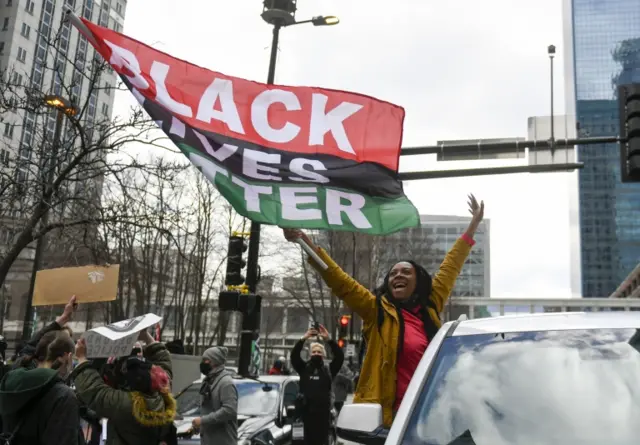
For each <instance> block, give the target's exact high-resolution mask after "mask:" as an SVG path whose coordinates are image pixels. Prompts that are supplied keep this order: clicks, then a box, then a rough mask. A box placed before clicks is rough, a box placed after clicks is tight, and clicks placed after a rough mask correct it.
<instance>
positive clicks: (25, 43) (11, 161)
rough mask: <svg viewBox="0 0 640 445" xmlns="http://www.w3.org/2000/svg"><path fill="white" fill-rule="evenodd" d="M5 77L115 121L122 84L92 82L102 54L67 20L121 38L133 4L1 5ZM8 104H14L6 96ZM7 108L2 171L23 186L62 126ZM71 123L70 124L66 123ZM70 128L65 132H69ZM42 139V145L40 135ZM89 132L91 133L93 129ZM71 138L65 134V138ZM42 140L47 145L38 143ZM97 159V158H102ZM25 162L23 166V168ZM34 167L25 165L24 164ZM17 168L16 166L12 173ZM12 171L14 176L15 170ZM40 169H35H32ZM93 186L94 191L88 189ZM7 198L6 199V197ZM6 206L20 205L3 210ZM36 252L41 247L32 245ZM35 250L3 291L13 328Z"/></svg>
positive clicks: (3, 223) (1, 236) (83, 185)
mask: <svg viewBox="0 0 640 445" xmlns="http://www.w3.org/2000/svg"><path fill="white" fill-rule="evenodd" d="M0 1H1V3H2V4H1V5H0V76H2V79H3V81H4V84H5V85H7V84H10V85H11V88H14V87H15V86H16V85H21V86H23V87H25V88H26V89H28V90H29V91H33V92H37V93H40V94H45V95H46V94H53V95H58V96H60V97H62V98H64V99H66V100H68V101H70V102H72V103H74V104H76V105H79V106H82V107H84V106H85V104H86V110H85V114H84V115H83V122H84V123H85V124H86V125H89V126H87V127H85V129H86V128H92V127H91V125H93V124H97V123H99V122H102V121H105V120H109V119H110V118H111V114H112V110H113V101H114V95H115V94H114V90H113V89H112V88H113V87H114V86H115V85H116V83H117V78H116V74H115V72H113V71H112V70H105V71H103V72H101V73H100V79H99V81H98V84H95V83H93V84H92V81H91V80H90V74H88V73H91V72H92V71H91V69H92V66H93V65H92V61H93V60H94V57H95V56H94V50H93V48H92V47H91V45H90V44H89V43H88V42H87V40H86V39H85V38H84V37H82V36H81V35H80V33H79V32H78V31H77V29H75V28H74V27H73V26H71V24H70V23H67V22H64V21H63V18H64V14H65V12H66V10H68V9H71V10H73V11H74V12H75V14H76V15H77V16H80V17H84V18H85V19H87V20H90V21H92V22H94V23H97V24H99V25H101V26H104V27H108V28H111V29H113V30H115V31H118V32H121V31H122V27H123V23H124V17H125V10H126V6H127V1H126V0H57V1H56V0H0ZM5 99H6V98H5ZM5 111H6V110H4V111H3V112H2V115H1V116H0V169H6V171H11V174H12V175H15V178H16V180H17V181H20V180H21V179H20V178H21V177H27V175H28V174H31V173H29V172H27V171H26V170H27V169H28V168H29V167H28V166H29V165H31V166H33V165H37V163H38V160H37V159H35V158H36V157H37V156H38V155H37V153H38V151H37V146H38V144H39V143H42V141H43V140H51V139H52V133H53V129H54V128H55V125H56V123H55V120H56V117H55V113H54V112H52V113H50V114H48V115H46V116H43V115H42V114H40V115H39V116H37V115H36V114H35V113H32V112H29V111H25V110H24V109H20V110H18V109H9V110H8V111H6V112H5ZM63 125H65V126H66V125H70V124H69V122H68V121H64V123H63ZM65 128H66V127H63V131H62V134H63V135H64V134H65V130H64V129H65ZM38 134H39V135H40V139H37V137H38V136H37V135H38ZM87 134H91V132H90V130H88V131H87ZM63 139H64V136H63ZM38 141H39V142H38ZM96 156H97V155H96ZM21 161H22V162H21ZM25 165H26V166H27V167H24V166H25ZM10 166H12V167H11V168H10ZM9 169H10V170H9ZM32 170H33V169H32ZM89 182H91V184H89V188H87V185H88V183H89ZM101 186H102V178H101V177H94V178H92V179H89V180H86V181H77V184H76V185H75V192H76V193H81V192H82V191H81V190H84V192H83V193H89V191H87V190H89V189H90V190H91V193H92V194H91V196H95V199H100V197H99V194H100V190H101ZM0 196H1V195H0ZM3 205H5V207H7V206H10V205H11V206H12V205H14V204H7V203H5V204H3ZM27 216H28V215H27ZM25 217H26V216H25V215H22V214H20V212H19V211H18V210H16V211H15V212H14V211H13V210H11V211H7V209H6V208H4V209H3V212H2V215H1V216H0V255H2V252H4V251H5V249H6V248H7V245H8V243H10V242H11V239H12V238H13V236H14V234H15V233H16V230H19V227H20V221H21V219H22V218H25ZM31 247H33V246H31ZM33 256H34V249H32V248H29V249H24V250H23V251H22V252H21V253H20V256H19V257H18V259H17V260H16V261H15V262H14V264H13V267H12V269H11V270H10V272H9V275H8V276H7V279H6V280H5V282H4V283H3V286H2V288H1V289H0V319H2V320H3V321H4V318H5V316H6V315H7V313H8V315H9V317H8V318H9V319H10V320H12V321H11V323H10V324H12V326H9V327H7V326H6V325H5V326H2V322H0V329H1V328H2V327H4V329H5V331H6V330H7V329H9V330H11V329H18V328H17V326H16V325H15V320H18V319H20V316H21V315H20V314H21V313H22V312H23V311H24V307H22V309H21V308H20V307H21V306H24V305H19V304H15V305H14V304H11V302H12V301H18V302H19V301H22V300H23V298H24V297H25V295H26V292H27V289H28V284H29V278H30V276H31V268H32V264H33Z"/></svg>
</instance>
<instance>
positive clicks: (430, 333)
mask: <svg viewBox="0 0 640 445" xmlns="http://www.w3.org/2000/svg"><path fill="white" fill-rule="evenodd" d="M469 213H471V215H472V218H471V221H470V222H469V226H468V228H467V230H466V232H465V233H464V234H463V235H462V236H461V237H460V238H459V239H458V240H457V241H456V242H455V243H454V244H453V247H452V248H451V250H450V251H449V253H447V256H446V257H445V259H444V261H443V262H442V264H441V265H440V270H439V271H438V273H437V274H436V275H435V276H434V277H433V278H432V277H431V276H430V275H429V274H428V273H427V271H426V270H425V269H424V268H423V267H421V266H420V265H418V264H416V263H415V262H414V261H411V260H401V261H398V262H397V263H396V264H395V265H393V266H392V267H391V269H390V270H389V272H388V273H387V275H386V276H385V278H384V281H383V283H382V285H380V286H379V287H378V288H377V289H376V290H375V291H374V292H370V291H369V290H368V289H367V288H366V287H364V286H362V285H361V284H360V283H358V282H356V281H355V280H354V279H353V278H352V277H350V276H349V275H348V274H347V273H345V272H344V271H343V270H342V269H341V268H340V267H339V266H338V265H337V264H336V263H335V262H334V261H333V260H332V259H331V258H330V257H329V255H327V253H326V252H325V251H324V250H323V249H321V248H319V247H317V246H315V245H314V243H313V242H312V241H311V239H309V237H308V236H306V235H305V234H304V233H303V232H302V231H300V230H294V229H284V236H285V238H286V239H287V240H288V241H291V242H295V241H297V240H298V239H302V240H303V241H304V242H305V243H306V244H308V245H309V246H310V247H311V248H313V249H314V250H315V251H316V253H317V254H318V256H319V257H320V258H321V259H322V261H324V262H325V264H326V265H327V266H328V268H327V269H326V270H323V269H322V268H321V267H320V266H319V265H318V264H316V263H315V262H314V261H313V259H311V258H310V259H309V262H310V264H311V265H312V266H313V267H314V268H315V269H316V270H317V271H318V272H319V273H320V275H321V276H322V278H323V280H324V281H325V283H327V285H328V286H329V287H330V288H331V290H332V292H333V295H335V296H336V297H338V298H340V299H341V300H343V301H344V303H345V304H346V305H347V306H348V307H349V308H350V309H351V310H353V311H354V312H356V313H357V314H358V315H359V316H360V317H361V318H362V320H363V322H364V323H363V326H364V330H363V333H364V338H365V341H366V345H367V346H366V352H365V357H364V362H363V363H362V368H361V370H360V376H359V379H358V386H357V388H356V392H355V395H354V399H353V401H354V403H358V402H367V403H379V404H380V405H382V408H383V420H384V425H385V426H387V427H390V426H391V423H392V422H393V417H394V415H395V413H396V412H397V410H398V408H399V406H400V403H401V402H402V399H403V397H404V394H405V392H406V390H407V387H408V386H409V382H410V381H411V377H412V376H413V373H414V372H415V370H416V368H417V366H418V363H419V362H420V359H421V358H422V355H423V354H424V352H425V350H426V348H427V346H428V344H429V342H430V341H431V340H432V339H433V337H434V336H435V334H436V333H437V332H438V330H439V329H440V326H442V322H441V320H440V314H441V313H442V311H443V310H444V306H445V304H446V302H447V300H448V299H449V296H450V295H451V291H452V290H453V286H454V285H455V282H456V279H457V278H458V275H459V274H460V271H461V270H462V266H463V264H464V262H465V261H466V259H467V257H468V255H469V252H470V251H471V247H472V246H473V245H474V244H475V242H474V240H473V237H474V235H475V232H476V230H477V229H478V227H479V225H480V223H481V222H482V219H483V217H484V202H480V203H478V201H477V200H476V198H475V197H474V196H473V195H470V196H469Z"/></svg>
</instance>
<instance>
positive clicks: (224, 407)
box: [200, 368, 238, 445]
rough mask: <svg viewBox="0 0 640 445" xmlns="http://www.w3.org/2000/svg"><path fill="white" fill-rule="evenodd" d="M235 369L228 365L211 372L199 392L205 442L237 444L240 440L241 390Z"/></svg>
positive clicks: (218, 444) (208, 444) (201, 431)
mask: <svg viewBox="0 0 640 445" xmlns="http://www.w3.org/2000/svg"><path fill="white" fill-rule="evenodd" d="M233 374H234V373H233V372H231V371H229V370H227V369H224V368H222V369H220V370H214V371H212V372H210V373H209V375H208V376H207V378H205V380H204V382H202V388H201V389H200V394H201V396H202V402H201V411H200V415H201V418H200V420H201V425H200V443H201V444H202V445H237V443H238V390H237V389H236V386H235V385H234V384H233V379H232V376H233Z"/></svg>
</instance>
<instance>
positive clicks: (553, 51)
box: [547, 45, 556, 157]
mask: <svg viewBox="0 0 640 445" xmlns="http://www.w3.org/2000/svg"><path fill="white" fill-rule="evenodd" d="M547 54H548V55H549V65H550V69H551V71H550V73H551V76H550V78H551V79H550V81H551V157H553V153H554V151H555V149H556V138H555V134H554V127H555V123H554V122H553V58H554V56H555V55H556V47H555V46H554V45H549V46H548V47H547Z"/></svg>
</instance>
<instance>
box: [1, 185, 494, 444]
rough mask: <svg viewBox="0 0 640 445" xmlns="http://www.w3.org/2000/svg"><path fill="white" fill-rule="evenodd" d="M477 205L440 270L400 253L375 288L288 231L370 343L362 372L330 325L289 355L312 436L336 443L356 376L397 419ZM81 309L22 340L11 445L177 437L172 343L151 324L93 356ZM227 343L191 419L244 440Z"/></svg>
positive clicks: (207, 374)
mask: <svg viewBox="0 0 640 445" xmlns="http://www.w3.org/2000/svg"><path fill="white" fill-rule="evenodd" d="M469 211H470V213H471V215H472V218H471V221H470V223H469V227H468V229H467V230H466V232H465V233H464V234H462V236H461V237H460V238H459V239H458V240H457V241H456V242H455V243H454V245H453V247H452V248H451V250H450V251H449V252H448V254H447V255H446V257H445V258H444V261H443V263H442V265H441V266H440V269H439V271H438V273H437V274H436V275H435V276H433V277H432V276H431V275H430V274H429V273H428V272H427V271H426V270H425V269H424V268H423V267H421V266H420V265H419V264H417V263H415V262H414V261H412V260H410V259H407V260H401V261H399V262H397V263H396V264H395V265H393V267H391V269H390V270H389V272H388V273H387V274H386V276H385V277H384V280H383V282H382V284H381V285H380V286H379V287H378V288H376V289H374V290H369V289H367V288H366V287H364V286H362V285H361V284H359V283H358V282H357V281H355V280H354V279H353V278H352V277H350V276H349V275H348V274H347V273H345V272H344V271H343V270H342V269H341V268H340V267H339V266H338V265H337V264H336V263H335V262H334V261H333V260H332V259H331V258H330V257H329V255H328V254H327V252H326V251H324V250H323V249H321V248H319V247H317V246H316V245H314V243H313V242H312V240H311V239H310V238H309V237H308V236H307V235H306V234H305V233H304V232H302V231H300V230H294V229H284V236H285V238H286V239H287V240H289V241H292V242H294V241H297V240H299V239H302V240H303V241H304V242H305V243H306V244H308V245H309V246H310V247H311V248H312V249H314V250H315V252H316V253H317V254H318V256H319V258H320V259H321V260H322V261H323V262H324V263H325V264H326V265H327V266H328V267H327V268H324V267H321V266H320V265H319V264H316V262H315V261H314V260H313V259H312V258H310V259H309V262H310V264H311V265H312V266H314V267H315V268H316V269H317V271H318V273H319V274H320V275H321V276H322V278H323V279H324V281H325V282H326V284H327V285H328V286H329V287H330V288H331V290H332V292H333V294H334V295H335V296H336V297H337V298H339V299H341V300H342V301H343V302H344V304H345V306H347V307H348V308H349V309H351V310H353V311H354V312H355V313H357V314H358V315H359V316H360V317H361V318H362V320H363V322H364V323H363V326H364V328H363V339H364V341H365V343H366V350H365V352H364V359H363V361H362V364H361V367H360V369H359V372H358V373H355V372H354V370H353V369H350V368H349V366H347V365H346V364H345V363H344V355H343V352H342V349H341V348H340V347H339V346H338V344H337V343H336V342H335V341H334V340H332V339H331V338H330V335H329V333H328V331H327V330H326V328H325V327H324V326H322V325H320V324H315V325H314V326H313V328H312V329H310V330H309V331H308V332H307V333H306V334H305V335H304V337H302V338H301V339H300V340H299V341H298V342H297V343H296V344H295V346H294V347H293V350H292V351H291V356H290V362H291V366H292V367H293V370H294V371H295V372H296V373H297V374H298V375H299V376H300V383H299V388H300V391H299V395H298V398H297V400H296V402H295V413H296V420H297V421H298V422H300V423H302V425H303V433H304V434H303V437H304V438H303V440H302V442H303V443H306V444H310V445H324V444H326V443H328V442H329V437H330V430H331V425H332V422H333V421H334V416H335V413H339V412H340V410H341V408H342V406H343V404H344V402H345V400H346V398H347V395H348V394H350V393H351V392H352V391H353V386H354V383H356V382H357V383H356V387H355V395H354V399H353V402H354V403H359V402H367V403H379V404H380V405H381V406H382V408H383V421H384V425H385V426H387V427H389V426H391V423H392V421H393V418H394V416H395V413H396V412H397V410H398V408H399V406H400V404H401V402H402V399H403V397H404V395H405V393H406V391H407V387H408V385H409V382H410V380H411V377H412V375H413V373H414V372H415V370H416V367H417V366H418V363H419V361H420V360H421V358H422V356H423V354H424V352H425V350H426V348H427V346H428V345H429V342H430V341H431V340H432V339H433V337H434V335H435V334H436V333H437V331H438V329H439V328H440V326H441V320H440V316H439V314H440V313H441V312H442V311H443V308H444V305H445V303H446V301H447V299H448V298H449V296H450V294H451V292H452V290H453V287H454V284H455V282H456V279H457V277H458V275H459V274H460V271H461V269H462V266H463V264H464V262H465V260H466V259H467V256H468V255H469V252H470V251H471V248H472V246H473V245H474V239H473V238H474V234H475V232H476V230H477V228H478V226H479V224H480V222H481V221H482V219H483V216H484V203H478V202H477V200H476V199H475V197H473V195H471V196H470V197H469ZM75 308H76V302H75V298H74V297H72V298H71V300H70V301H69V303H68V304H67V305H66V306H65V309H64V312H63V314H62V315H61V316H59V317H58V318H57V319H56V320H55V321H54V322H52V323H51V324H49V325H48V326H46V327H45V328H44V329H42V330H41V331H39V332H38V333H37V334H36V335H35V336H34V337H33V338H32V339H31V340H30V341H29V342H27V343H26V344H22V345H19V346H18V347H17V349H16V354H15V355H14V356H13V357H12V358H11V359H10V360H9V363H8V364H5V365H3V367H2V368H1V369H0V373H1V374H2V375H1V377H2V380H1V382H0V421H1V423H2V425H1V431H2V437H0V443H5V444H13V445H20V444H34V445H35V444H41V445H48V444H56V445H77V444H78V445H79V444H85V443H88V444H90V445H101V444H102V443H105V444H106V445H130V444H138V443H144V444H152V445H174V444H177V434H176V429H175V426H174V420H175V418H176V401H175V399H174V398H173V396H172V394H171V380H172V377H173V370H172V363H171V354H170V353H169V351H168V350H167V347H166V346H165V345H164V344H163V343H160V342H157V341H155V339H154V338H153V337H152V336H151V335H150V334H149V332H148V331H147V330H143V331H142V332H141V333H140V336H139V342H138V343H136V346H135V347H134V348H133V350H132V351H131V354H130V355H128V356H125V357H112V358H110V359H94V360H90V359H89V358H88V357H87V345H86V343H85V341H84V340H82V339H80V340H79V341H77V342H74V341H73V332H72V331H71V329H70V328H69V327H68V324H67V323H68V322H69V320H70V319H71V317H72V315H73V313H74V310H75ZM307 343H309V344H308V355H309V358H308V360H306V361H305V360H304V359H303V358H302V354H301V352H302V350H303V348H304V347H305V345H307ZM327 348H328V349H329V350H330V351H331V357H330V360H328V357H327ZM5 351H6V342H4V339H0V354H2V357H3V363H4V353H5ZM227 352H228V351H227V348H225V347H219V346H216V347H212V348H209V349H207V350H206V351H205V352H204V354H203V355H202V359H201V363H200V372H201V373H202V374H203V375H204V380H203V383H202V387H201V390H200V397H201V410H200V413H201V415H200V416H199V417H196V418H195V419H193V422H192V423H193V425H192V426H193V430H194V431H197V432H199V433H200V438H201V443H202V444H203V445H213V444H216V445H235V444H236V443H237V440H238V414H237V411H238V392H237V389H236V387H235V385H234V383H233V379H232V375H233V373H232V372H230V371H228V370H227V368H226V366H225V365H226V360H227ZM290 373H291V371H290V370H289V369H288V368H287V366H286V360H285V358H284V357H280V358H279V359H278V360H276V361H275V363H274V364H273V367H272V368H271V369H270V371H269V374H270V375H289V374H290ZM81 419H82V420H84V421H85V422H86V423H88V424H89V425H91V432H92V434H91V437H85V434H84V432H83V430H82V429H81ZM105 425H106V430H104V426H105ZM105 437H106V439H105Z"/></svg>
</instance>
